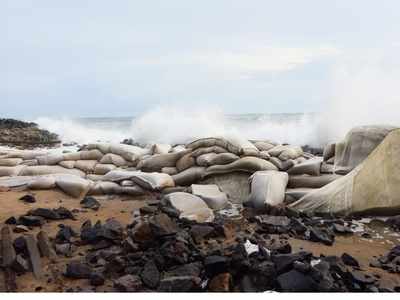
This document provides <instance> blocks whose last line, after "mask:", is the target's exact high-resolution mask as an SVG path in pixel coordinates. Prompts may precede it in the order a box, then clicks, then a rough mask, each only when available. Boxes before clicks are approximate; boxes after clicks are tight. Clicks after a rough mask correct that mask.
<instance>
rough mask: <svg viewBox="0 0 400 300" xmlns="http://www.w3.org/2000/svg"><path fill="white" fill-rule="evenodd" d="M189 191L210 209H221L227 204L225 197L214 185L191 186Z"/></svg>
mask: <svg viewBox="0 0 400 300" xmlns="http://www.w3.org/2000/svg"><path fill="white" fill-rule="evenodd" d="M191 191H192V194H193V195H196V196H198V197H200V198H201V199H203V200H204V202H205V203H206V204H207V205H208V207H209V208H211V209H214V210H218V209H222V208H224V207H225V206H226V205H227V204H228V197H227V195H226V194H225V193H223V192H221V191H220V190H219V188H218V186H217V185H215V184H192V185H191Z"/></svg>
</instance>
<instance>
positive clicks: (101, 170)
mask: <svg viewBox="0 0 400 300" xmlns="http://www.w3.org/2000/svg"><path fill="white" fill-rule="evenodd" d="M116 168H117V167H116V166H114V165H112V164H96V166H95V167H94V173H95V174H97V175H104V174H107V173H108V172H110V171H112V170H115V169H116Z"/></svg>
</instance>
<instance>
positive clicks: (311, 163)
mask: <svg viewBox="0 0 400 300" xmlns="http://www.w3.org/2000/svg"><path fill="white" fill-rule="evenodd" d="M321 164H322V157H315V158H311V159H309V160H306V161H304V162H302V163H300V164H297V165H295V166H294V167H293V168H291V169H289V171H288V173H289V174H290V175H303V174H308V175H311V176H319V175H320V173H321Z"/></svg>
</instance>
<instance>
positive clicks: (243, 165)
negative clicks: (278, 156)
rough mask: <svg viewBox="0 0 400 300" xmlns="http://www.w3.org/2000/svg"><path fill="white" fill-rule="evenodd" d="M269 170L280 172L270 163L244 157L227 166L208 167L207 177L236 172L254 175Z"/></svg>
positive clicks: (256, 158)
mask: <svg viewBox="0 0 400 300" xmlns="http://www.w3.org/2000/svg"><path fill="white" fill-rule="evenodd" d="M267 170H278V168H277V167H275V166H274V165H273V164H272V163H270V162H269V161H266V160H263V159H261V158H258V157H252V156H247V157H242V158H240V159H238V160H236V161H234V162H232V163H230V164H227V165H216V166H211V167H208V168H207V170H206V176H208V175H211V174H218V173H230V172H235V171H243V172H249V173H254V172H256V171H267Z"/></svg>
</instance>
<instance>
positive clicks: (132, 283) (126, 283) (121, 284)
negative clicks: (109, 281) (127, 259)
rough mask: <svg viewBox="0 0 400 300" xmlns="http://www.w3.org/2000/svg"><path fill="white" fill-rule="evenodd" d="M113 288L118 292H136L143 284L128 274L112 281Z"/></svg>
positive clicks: (134, 276) (137, 277)
mask: <svg viewBox="0 0 400 300" xmlns="http://www.w3.org/2000/svg"><path fill="white" fill-rule="evenodd" d="M114 288H115V289H116V290H117V291H119V292H138V291H140V290H142V288H143V284H142V281H141V280H140V277H139V276H136V275H131V274H128V275H124V276H122V277H119V278H118V279H117V280H114Z"/></svg>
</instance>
